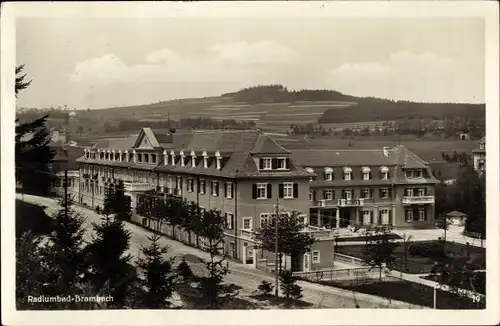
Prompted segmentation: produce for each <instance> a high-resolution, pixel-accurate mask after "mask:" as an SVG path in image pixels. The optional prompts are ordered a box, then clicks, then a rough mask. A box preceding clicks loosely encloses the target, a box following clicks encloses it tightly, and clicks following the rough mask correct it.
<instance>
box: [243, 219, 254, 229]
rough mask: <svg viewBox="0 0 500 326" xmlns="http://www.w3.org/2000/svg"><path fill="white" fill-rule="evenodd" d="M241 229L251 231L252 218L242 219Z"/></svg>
mask: <svg viewBox="0 0 500 326" xmlns="http://www.w3.org/2000/svg"><path fill="white" fill-rule="evenodd" d="M243 229H244V230H251V229H252V218H251V217H244V218H243Z"/></svg>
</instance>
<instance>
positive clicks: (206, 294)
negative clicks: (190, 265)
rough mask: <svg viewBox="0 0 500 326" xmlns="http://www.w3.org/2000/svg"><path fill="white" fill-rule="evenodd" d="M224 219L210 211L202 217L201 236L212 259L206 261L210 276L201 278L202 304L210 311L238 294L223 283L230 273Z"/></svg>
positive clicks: (216, 212) (217, 213) (214, 211)
mask: <svg viewBox="0 0 500 326" xmlns="http://www.w3.org/2000/svg"><path fill="white" fill-rule="evenodd" d="M224 224H225V220H224V217H223V216H222V215H221V213H220V211H217V210H210V211H206V212H205V213H204V214H203V215H202V219H201V220H200V226H201V228H200V230H199V234H200V237H202V239H203V241H204V242H205V246H204V247H205V248H204V249H205V250H206V251H208V253H209V255H210V259H209V260H206V261H205V266H206V269H207V271H208V276H205V277H201V278H200V289H201V292H202V297H201V302H202V304H203V305H206V306H208V308H210V309H217V308H221V307H223V306H224V305H225V304H227V302H228V301H229V300H230V299H231V298H233V297H234V296H235V295H236V293H234V291H233V290H231V288H230V287H227V286H225V285H224V284H223V283H222V282H223V280H224V276H225V275H227V274H228V273H229V263H228V262H226V261H225V257H224V256H225V255H224V250H223V246H224V242H223V241H224Z"/></svg>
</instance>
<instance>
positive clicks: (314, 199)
mask: <svg viewBox="0 0 500 326" xmlns="http://www.w3.org/2000/svg"><path fill="white" fill-rule="evenodd" d="M313 201H316V190H313Z"/></svg>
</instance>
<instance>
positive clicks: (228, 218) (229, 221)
mask: <svg viewBox="0 0 500 326" xmlns="http://www.w3.org/2000/svg"><path fill="white" fill-rule="evenodd" d="M233 222H234V215H233V214H232V213H226V228H227V229H229V230H232V229H233Z"/></svg>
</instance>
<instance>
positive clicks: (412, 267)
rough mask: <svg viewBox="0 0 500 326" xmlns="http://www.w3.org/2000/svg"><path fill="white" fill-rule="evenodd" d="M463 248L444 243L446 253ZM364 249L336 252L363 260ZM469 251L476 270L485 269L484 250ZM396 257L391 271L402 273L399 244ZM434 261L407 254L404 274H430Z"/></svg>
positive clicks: (348, 247)
mask: <svg viewBox="0 0 500 326" xmlns="http://www.w3.org/2000/svg"><path fill="white" fill-rule="evenodd" d="M432 242H436V241H418V242H412V243H419V244H420V243H432ZM412 243H410V244H408V246H411V244H412ZM464 248H465V245H462V244H459V243H451V242H447V243H446V251H447V252H457V253H458V252H460V251H461V250H463V249H464ZM364 249H365V246H364V245H345V246H338V252H339V253H341V254H344V255H348V256H353V257H357V258H363V257H364V254H363V251H364ZM470 250H471V256H472V257H473V258H474V259H475V261H476V262H477V265H478V268H477V269H484V268H486V250H485V249H484V248H479V247H473V246H471V247H470ZM394 253H395V255H396V262H395V264H394V266H391V268H392V269H394V270H396V271H402V272H405V271H404V268H405V264H404V259H405V257H404V247H403V244H402V243H400V244H399V245H398V247H397V248H396V250H395V251H394ZM434 262H435V259H434V258H431V257H421V256H413V255H411V254H408V263H407V266H408V271H406V273H410V274H426V273H429V272H430V269H431V267H432V266H433V265H434Z"/></svg>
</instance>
